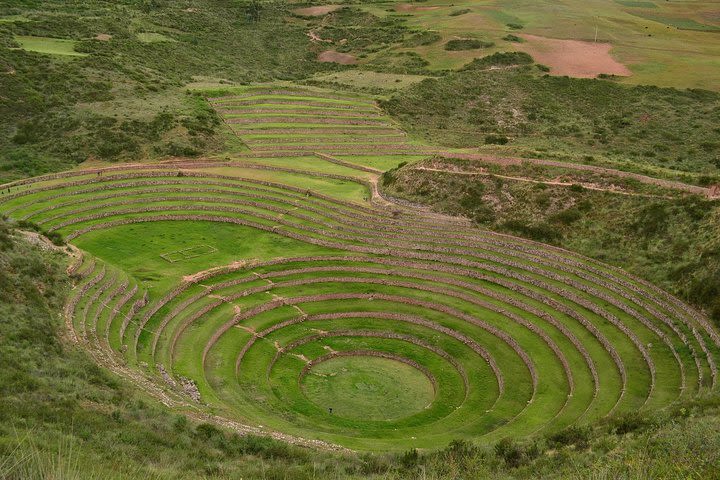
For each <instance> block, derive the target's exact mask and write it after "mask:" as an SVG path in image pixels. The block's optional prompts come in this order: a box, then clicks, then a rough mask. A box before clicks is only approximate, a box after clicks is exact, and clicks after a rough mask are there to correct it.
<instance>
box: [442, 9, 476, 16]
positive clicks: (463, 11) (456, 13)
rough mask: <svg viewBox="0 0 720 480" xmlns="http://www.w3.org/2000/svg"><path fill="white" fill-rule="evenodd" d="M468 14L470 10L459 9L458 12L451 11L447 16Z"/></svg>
mask: <svg viewBox="0 0 720 480" xmlns="http://www.w3.org/2000/svg"><path fill="white" fill-rule="evenodd" d="M470 12H472V10H470V9H469V8H461V9H460V10H453V11H452V12H450V13H449V14H448V15H449V16H451V17H458V16H460V15H465V14H466V13H470Z"/></svg>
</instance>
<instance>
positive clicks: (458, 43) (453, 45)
mask: <svg viewBox="0 0 720 480" xmlns="http://www.w3.org/2000/svg"><path fill="white" fill-rule="evenodd" d="M493 45H495V44H494V43H493V42H485V41H483V40H478V39H475V38H461V39H456V40H449V41H448V42H447V43H446V44H445V50H448V51H458V50H475V49H478V48H490V47H492V46H493Z"/></svg>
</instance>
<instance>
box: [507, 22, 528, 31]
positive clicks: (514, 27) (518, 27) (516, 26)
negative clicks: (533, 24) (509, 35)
mask: <svg viewBox="0 0 720 480" xmlns="http://www.w3.org/2000/svg"><path fill="white" fill-rule="evenodd" d="M507 27H508V28H510V29H512V30H522V29H523V28H525V27H524V25H521V24H519V23H508V24H507Z"/></svg>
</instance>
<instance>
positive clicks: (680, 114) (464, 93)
mask: <svg viewBox="0 0 720 480" xmlns="http://www.w3.org/2000/svg"><path fill="white" fill-rule="evenodd" d="M528 61H529V60H528V57H527V56H523V55H514V56H513V55H496V56H494V57H487V58H484V59H482V60H476V61H475V62H473V63H472V64H470V65H468V66H467V67H465V68H464V69H463V70H461V71H458V72H454V73H451V74H449V75H447V76H445V77H442V78H438V79H428V80H424V81H422V82H420V83H416V84H414V85H412V86H410V87H408V88H406V89H404V90H403V91H402V92H398V93H396V94H395V95H394V96H393V97H392V98H390V99H389V100H388V101H386V102H384V103H383V107H384V108H385V110H386V111H387V112H389V113H390V114H392V115H393V116H395V117H396V118H397V119H398V120H399V121H400V122H401V123H402V125H403V126H404V127H405V128H407V129H408V130H409V131H411V132H413V133H415V134H417V135H419V136H420V137H422V138H423V139H425V140H426V141H428V142H431V143H434V144H439V145H446V146H449V147H484V148H489V147H492V146H496V145H500V146H498V147H495V150H494V151H496V152H497V153H499V154H517V155H518V156H527V157H546V158H561V159H563V158H566V159H571V160H574V161H579V162H585V163H603V162H605V163H611V164H614V165H616V166H620V167H621V168H626V169H633V168H638V167H640V168H642V167H646V166H649V167H653V168H655V169H656V170H659V169H663V170H671V171H672V170H676V171H690V172H698V173H702V174H708V175H713V176H717V175H718V174H719V173H720V129H718V125H720V94H717V93H714V92H709V91H701V90H684V91H681V90H675V89H667V88H666V89H662V88H658V87H652V86H647V87H628V86H624V85H618V84H616V83H614V82H612V81H601V80H588V79H572V78H567V77H551V76H547V75H544V74H543V72H542V71H541V70H540V69H538V68H537V67H536V66H530V65H527V62H528ZM492 67H495V68H498V69H497V70H492Z"/></svg>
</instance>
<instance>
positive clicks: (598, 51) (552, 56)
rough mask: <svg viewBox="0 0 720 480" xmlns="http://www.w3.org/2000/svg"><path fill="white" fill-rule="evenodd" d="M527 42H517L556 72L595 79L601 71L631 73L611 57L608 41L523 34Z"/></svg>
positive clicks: (616, 73) (521, 48) (538, 60)
mask: <svg viewBox="0 0 720 480" xmlns="http://www.w3.org/2000/svg"><path fill="white" fill-rule="evenodd" d="M520 36H521V37H522V38H524V39H525V40H527V42H526V43H522V44H519V45H517V47H518V49H520V50H523V51H525V52H527V53H529V54H530V55H532V57H533V58H534V59H535V61H536V62H538V63H541V64H543V65H546V66H548V67H550V73H552V74H553V75H567V76H569V77H576V78H595V77H597V76H598V75H599V74H601V73H605V74H612V75H619V76H629V75H631V74H632V72H630V70H629V69H628V68H627V67H626V66H625V65H623V64H622V63H620V62H618V61H617V60H615V59H614V58H613V57H612V56H610V50H611V49H612V45H611V44H609V43H595V42H586V41H582V40H562V39H558V38H548V37H540V36H537V35H529V34H521V35H520Z"/></svg>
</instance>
